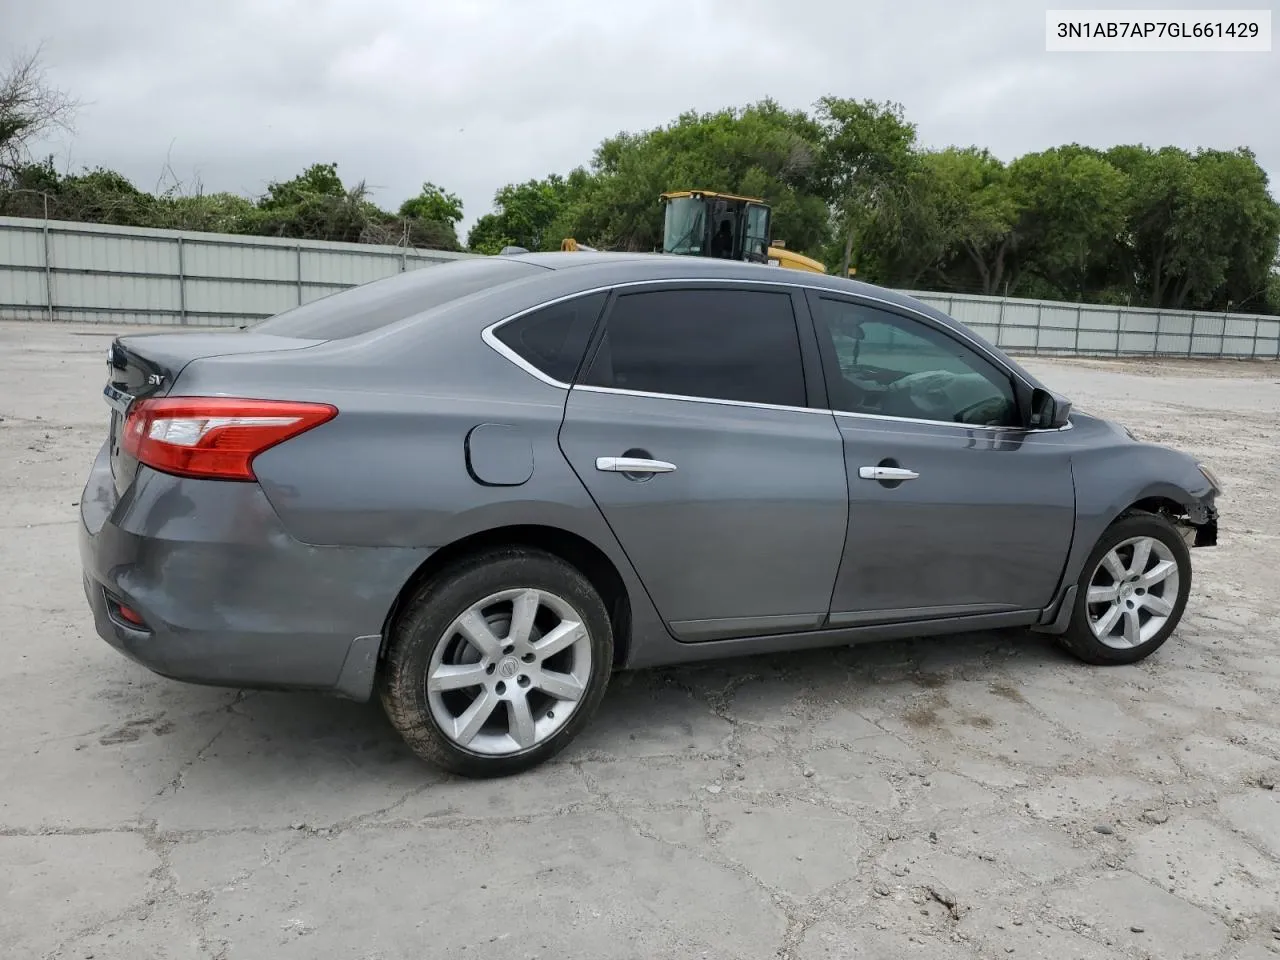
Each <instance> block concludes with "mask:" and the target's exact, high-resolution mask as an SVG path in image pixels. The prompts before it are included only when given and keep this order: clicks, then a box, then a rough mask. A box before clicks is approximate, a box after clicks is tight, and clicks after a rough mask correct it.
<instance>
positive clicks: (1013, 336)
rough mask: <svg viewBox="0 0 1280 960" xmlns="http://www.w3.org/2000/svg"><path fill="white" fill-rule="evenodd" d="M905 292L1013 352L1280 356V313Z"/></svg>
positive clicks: (1265, 357)
mask: <svg viewBox="0 0 1280 960" xmlns="http://www.w3.org/2000/svg"><path fill="white" fill-rule="evenodd" d="M903 292H904V293H909V294H910V295H911V296H913V297H915V298H916V299H918V300H923V301H924V302H926V303H928V304H929V305H930V306H933V307H936V308H937V309H939V310H941V311H942V312H943V313H946V314H947V315H948V316H951V317H954V318H955V319H957V320H959V321H960V322H961V323H963V324H965V326H967V327H969V328H970V329H971V330H973V331H974V332H975V333H977V334H979V335H981V336H983V337H985V338H986V339H987V340H989V341H991V342H992V343H994V344H996V345H997V346H999V347H1001V348H1003V349H1005V350H1007V351H1009V352H1011V353H1017V354H1050V355H1052V354H1065V355H1077V356H1135V355H1136V356H1173V357H1232V358H1241V359H1250V358H1252V359H1261V360H1276V359H1280V317H1265V316H1260V315H1256V314H1242V313H1208V312H1204V311H1193V310H1152V309H1150V308H1147V307H1106V306H1099V305H1096V304H1088V303H1060V302H1057V301H1054V300H1018V299H1013V298H1005V297H979V296H971V295H968V294H955V295H952V294H946V293H928V292H923V291H912V290H907V291H903Z"/></svg>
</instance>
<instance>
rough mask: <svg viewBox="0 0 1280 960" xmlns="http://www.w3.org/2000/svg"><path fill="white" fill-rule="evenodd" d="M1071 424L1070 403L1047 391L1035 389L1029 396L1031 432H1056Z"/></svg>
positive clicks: (1064, 398)
mask: <svg viewBox="0 0 1280 960" xmlns="http://www.w3.org/2000/svg"><path fill="white" fill-rule="evenodd" d="M1070 422H1071V401H1070V400H1068V399H1067V398H1066V397H1063V396H1059V395H1058V394H1056V393H1050V392H1049V391H1048V390H1041V389H1039V388H1037V389H1036V390H1034V391H1033V392H1032V394H1031V422H1030V424H1029V426H1030V427H1031V429H1033V430H1057V429H1060V428H1061V427H1065V426H1066V425H1067V424H1068V423H1070Z"/></svg>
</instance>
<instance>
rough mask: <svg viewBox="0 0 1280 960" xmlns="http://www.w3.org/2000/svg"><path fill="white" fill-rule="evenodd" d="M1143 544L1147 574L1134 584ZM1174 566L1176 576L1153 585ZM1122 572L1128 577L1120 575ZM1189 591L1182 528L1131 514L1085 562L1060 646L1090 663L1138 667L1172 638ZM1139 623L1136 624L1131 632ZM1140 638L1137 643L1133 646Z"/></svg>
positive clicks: (1187, 557) (1101, 540)
mask: <svg viewBox="0 0 1280 960" xmlns="http://www.w3.org/2000/svg"><path fill="white" fill-rule="evenodd" d="M1144 542H1145V543H1146V544H1147V547H1148V549H1149V553H1148V555H1147V559H1146V561H1145V567H1144V569H1145V571H1146V575H1145V576H1142V577H1139V578H1137V579H1135V573H1134V570H1133V567H1134V561H1135V560H1138V562H1142V561H1141V558H1140V557H1137V556H1135V548H1138V549H1140V545H1141V544H1142V543H1144ZM1112 551H1115V553H1114V554H1112ZM1109 555H1111V556H1112V557H1113V558H1114V559H1115V560H1118V561H1120V564H1121V566H1122V567H1123V568H1124V569H1123V570H1122V571H1121V570H1119V569H1115V567H1114V565H1113V564H1111V563H1109V562H1108V556H1109ZM1170 561H1171V562H1172V563H1173V567H1172V571H1171V572H1172V576H1166V577H1165V578H1164V579H1162V580H1159V581H1153V580H1152V578H1153V577H1154V576H1156V575H1157V574H1158V573H1159V571H1160V570H1163V569H1166V568H1165V567H1164V566H1163V564H1165V563H1167V562H1170ZM1113 570H1115V572H1114V573H1113V572H1112V571H1113ZM1122 572H1123V574H1124V576H1123V577H1121V576H1119V574H1120V573H1122ZM1111 584H1114V585H1115V587H1116V590H1115V599H1114V600H1111V599H1103V598H1104V597H1107V596H1109V595H1110V593H1111ZM1090 587H1094V588H1096V591H1097V592H1096V593H1095V594H1094V597H1095V599H1097V600H1098V602H1095V603H1090V593H1089V591H1090ZM1157 591H1159V593H1158V594H1157ZM1190 592H1191V551H1190V550H1189V549H1188V547H1187V544H1186V541H1184V540H1183V539H1182V536H1181V535H1180V534H1179V533H1178V530H1177V528H1176V527H1175V526H1174V525H1173V524H1172V523H1170V522H1169V521H1168V520H1166V519H1165V518H1164V517H1162V516H1160V515H1158V514H1154V513H1137V512H1134V513H1130V514H1127V515H1125V516H1123V517H1121V518H1120V519H1119V520H1117V521H1116V522H1115V523H1113V524H1112V525H1111V526H1109V527H1108V528H1107V529H1106V531H1104V532H1103V534H1102V536H1101V537H1100V538H1098V543H1097V545H1096V546H1095V547H1094V548H1093V551H1092V552H1091V553H1090V554H1089V558H1088V559H1087V560H1086V561H1085V564H1084V569H1083V571H1082V572H1081V574H1080V579H1079V580H1078V581H1077V584H1076V597H1075V603H1074V606H1073V609H1072V612H1071V621H1070V623H1069V625H1068V627H1067V630H1066V632H1065V633H1063V634H1062V635H1061V636H1060V637H1059V638H1058V641H1059V643H1060V644H1061V645H1062V646H1063V647H1065V648H1066V649H1067V650H1068V651H1069V652H1070V653H1072V654H1073V655H1075V656H1076V657H1078V658H1079V659H1081V660H1083V661H1084V662H1085V663H1091V664H1095V665H1097V666H1108V665H1115V664H1126V663H1137V662H1138V661H1140V660H1144V659H1146V658H1147V657H1149V656H1150V655H1151V654H1152V653H1154V652H1155V651H1156V650H1158V649H1159V648H1160V646H1161V645H1162V644H1163V643H1164V642H1165V641H1166V640H1168V639H1169V636H1170V634H1172V633H1173V631H1174V630H1175V629H1176V628H1177V626H1178V623H1179V622H1180V621H1181V620H1182V614H1183V611H1184V610H1185V609H1186V606H1187V597H1188V595H1189V594H1190ZM1157 603H1158V604H1159V605H1158V606H1157ZM1166 607H1167V612H1164V611H1165V608H1166ZM1113 610H1118V611H1119V613H1118V619H1116V620H1114V621H1111V617H1112V615H1113ZM1144 614H1145V615H1146V617H1145V618H1144ZM1160 617H1163V622H1160ZM1134 620H1136V622H1137V625H1136V628H1135V629H1133V630H1132V632H1130V627H1131V626H1132V624H1133V621H1134ZM1108 621H1111V626H1110V628H1109V629H1108V630H1107V633H1106V634H1105V636H1106V641H1107V642H1104V640H1103V639H1102V638H1100V637H1099V635H1098V634H1099V632H1101V630H1102V629H1103V628H1104V627H1107V624H1108ZM1095 623H1096V624H1097V627H1098V630H1097V631H1095ZM1135 639H1136V640H1137V641H1138V642H1136V643H1134V642H1133V641H1134V640H1135Z"/></svg>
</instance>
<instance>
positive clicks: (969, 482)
mask: <svg viewBox="0 0 1280 960" xmlns="http://www.w3.org/2000/svg"><path fill="white" fill-rule="evenodd" d="M809 302H810V307H811V311H812V315H813V318H814V322H815V327H816V332H817V339H818V342H819V348H820V350H821V352H822V354H823V360H824V369H825V370H826V374H827V375H826V380H827V386H828V391H829V400H830V403H831V406H832V408H833V409H834V410H835V413H836V420H837V422H838V424H839V429H840V432H841V435H842V436H843V439H844V454H845V463H846V468H847V475H848V484H849V529H848V540H847V543H846V546H845V551H844V557H843V559H842V561H841V565H840V572H839V575H838V577H837V580H836V584H835V589H834V592H833V595H832V603H831V621H830V622H831V625H832V626H857V625H862V624H871V623H887V622H895V621H904V620H926V619H934V618H940V617H953V616H973V615H983V614H998V613H1005V612H1010V613H1011V612H1014V611H1025V610H1033V609H1038V608H1041V607H1044V606H1046V605H1048V604H1049V603H1050V601H1051V600H1052V598H1053V596H1054V592H1055V589H1056V587H1057V584H1058V581H1059V578H1060V576H1061V574H1062V570H1063V565H1064V563H1065V560H1066V556H1067V551H1068V550H1069V548H1070V545H1071V537H1072V531H1073V527H1074V523H1075V486H1074V482H1073V480H1072V475H1071V463H1070V453H1069V449H1068V444H1067V442H1065V439H1064V433H1063V432H1062V431H1039V430H1028V429H1024V428H1023V427H1022V426H1021V414H1020V400H1019V398H1018V390H1017V387H1016V384H1015V381H1014V378H1013V375H1012V373H1011V371H1009V370H1007V369H1005V368H1004V367H1003V366H1002V365H1000V364H999V363H998V362H997V360H996V359H995V358H994V357H989V356H987V355H986V354H985V353H982V352H979V350H978V349H976V348H975V347H974V346H973V344H971V343H967V342H965V341H963V340H962V339H960V338H959V337H957V336H955V335H954V334H953V333H952V332H950V331H948V330H946V329H945V327H943V326H942V325H939V324H933V323H932V322H930V321H927V320H926V319H924V318H923V317H919V316H915V315H913V314H911V313H908V312H906V311H903V310H899V309H896V308H893V307H891V306H888V305H885V304H881V303H878V302H868V301H865V300H860V299H858V298H854V297H846V296H842V295H836V294H828V293H826V292H818V291H810V293H809Z"/></svg>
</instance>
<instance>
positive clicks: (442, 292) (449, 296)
mask: <svg viewBox="0 0 1280 960" xmlns="http://www.w3.org/2000/svg"><path fill="white" fill-rule="evenodd" d="M542 269H544V268H542V267H535V266H531V265H530V264H527V263H519V262H516V261H512V260H499V259H497V258H495V257H477V258H476V259H474V260H454V261H452V262H450V263H443V264H440V265H439V266H431V267H419V268H418V269H416V270H410V271H408V272H407V273H402V274H398V275H397V276H394V277H388V278H386V279H385V280H375V281H373V282H372V283H366V284H363V285H361V286H358V287H352V288H351V289H350V290H343V291H342V292H341V293H335V294H331V295H330V296H327V297H323V298H321V299H319V300H313V301H311V302H310V303H304V304H303V305H302V306H300V307H294V308H293V309H292V310H286V311H285V312H284V313H278V314H276V315H275V316H274V317H268V318H267V319H265V320H263V321H261V322H259V323H257V324H254V325H253V326H252V327H251V329H252V330H253V331H254V333H269V334H272V335H273V336H277V337H301V338H303V339H308V340H340V339H343V338H345V337H355V336H359V335H360V334H362V333H368V332H369V331H371V330H376V329H378V328H379V327H385V326H387V325H388V324H391V323H395V322H396V321H397V320H403V319H405V318H406V317H412V316H413V315H414V314H417V313H422V312H423V311H424V310H430V309H431V308H432V307H438V306H440V305H441V304H445V303H448V302H449V301H450V300H457V299H459V298H461V297H465V296H467V295H469V294H472V293H478V292H479V291H481V290H484V289H487V288H489V287H496V286H498V285H499V284H502V283H509V282H510V281H512V280H519V279H521V278H523V277H527V276H531V275H532V274H535V273H538V272H539V271H540V270H542Z"/></svg>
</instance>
